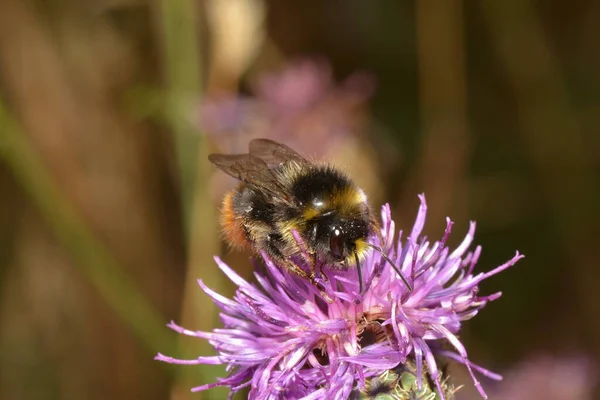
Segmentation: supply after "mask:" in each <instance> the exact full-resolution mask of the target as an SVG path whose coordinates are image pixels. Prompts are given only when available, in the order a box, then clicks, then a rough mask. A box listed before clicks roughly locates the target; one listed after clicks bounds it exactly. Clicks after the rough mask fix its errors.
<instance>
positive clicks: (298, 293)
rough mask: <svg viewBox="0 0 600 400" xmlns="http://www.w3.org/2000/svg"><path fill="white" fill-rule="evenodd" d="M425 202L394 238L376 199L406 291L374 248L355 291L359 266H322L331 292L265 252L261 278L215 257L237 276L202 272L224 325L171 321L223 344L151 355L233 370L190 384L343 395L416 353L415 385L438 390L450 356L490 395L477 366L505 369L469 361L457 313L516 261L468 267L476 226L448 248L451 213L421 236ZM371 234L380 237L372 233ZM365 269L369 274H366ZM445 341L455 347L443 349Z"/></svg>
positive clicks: (478, 302)
mask: <svg viewBox="0 0 600 400" xmlns="http://www.w3.org/2000/svg"><path fill="white" fill-rule="evenodd" d="M420 200H421V206H420V207H419V212H418V214H417V218H416V221H415V224H414V226H413V229H412V232H411V233H410V235H409V236H408V238H407V239H405V240H402V239H401V236H402V232H400V238H399V239H398V241H397V243H394V232H395V225H394V222H393V221H392V219H391V214H390V208H389V206H388V205H386V206H384V207H383V208H382V229H381V233H382V238H383V242H384V243H381V245H382V247H383V248H384V251H385V252H386V254H387V255H388V256H389V257H390V259H391V260H393V261H394V263H395V264H396V265H397V266H398V267H399V268H400V269H401V270H402V272H403V273H404V275H405V276H406V277H408V279H409V281H410V282H411V284H412V286H413V288H414V289H413V291H412V292H409V291H408V289H407V287H406V285H405V284H404V283H403V282H402V280H401V279H400V277H399V276H398V275H397V274H396V273H395V271H394V270H393V269H392V268H391V267H390V266H389V264H387V263H385V260H383V258H382V257H381V255H380V254H379V253H376V252H373V253H372V254H370V255H369V256H367V258H366V259H365V260H364V262H363V264H362V270H363V274H364V277H363V280H364V281H365V282H366V287H365V290H364V292H363V293H362V295H361V294H360V293H359V287H358V280H357V279H356V270H351V271H347V272H341V271H330V270H327V268H326V269H325V270H324V271H323V274H324V276H325V277H326V279H324V280H323V282H322V286H323V288H324V290H325V291H326V292H327V295H328V297H330V298H331V301H330V302H327V301H324V300H323V296H322V294H321V292H320V291H319V289H317V288H316V287H315V286H314V285H311V284H310V283H309V282H307V281H305V280H303V279H300V278H298V277H296V276H293V275H289V274H288V273H287V272H285V271H282V270H281V269H280V268H279V267H278V266H276V265H274V264H273V263H272V262H271V261H270V260H269V259H268V258H267V257H266V256H265V255H263V258H264V260H265V264H266V271H264V272H265V273H259V272H256V273H255V277H256V279H257V281H258V284H251V283H249V282H247V281H245V280H244V279H242V278H241V277H240V276H239V275H237V274H236V273H235V272H234V271H233V270H232V269H231V268H230V267H229V266H227V265H226V264H225V263H223V262H222V261H221V260H220V259H219V258H218V257H215V260H216V262H217V264H218V266H219V268H220V269H221V270H222V271H223V272H224V273H225V274H226V275H227V276H228V277H229V278H230V279H231V280H232V281H233V282H234V283H235V284H236V285H237V286H238V289H237V291H236V293H235V295H234V298H233V299H228V298H225V297H223V296H221V295H219V294H218V293H215V292H214V291H212V290H211V289H209V288H208V287H206V286H205V285H204V284H203V283H202V281H198V282H199V284H200V287H201V288H202V290H204V292H205V293H206V294H208V295H209V296H210V297H211V298H212V299H213V301H214V302H216V303H217V304H218V305H219V307H220V308H221V309H222V313H221V319H222V321H223V323H224V325H225V328H222V329H215V330H213V331H212V332H197V331H190V330H187V329H184V328H181V327H179V326H177V325H176V324H175V323H173V322H171V323H170V324H169V327H171V328H172V329H174V330H175V331H177V332H179V333H182V334H186V335H190V336H195V337H199V338H203V339H207V340H208V341H209V342H210V343H211V344H212V345H213V346H214V347H215V349H216V350H217V352H218V353H219V354H218V355H216V356H212V357H199V358H197V359H195V360H178V359H173V358H171V357H167V356H164V355H162V354H158V355H157V357H156V359H157V360H161V361H166V362H170V363H179V364H226V365H227V369H228V372H229V376H228V377H226V378H222V379H220V380H219V381H218V382H215V383H210V384H206V385H203V386H199V387H196V388H193V389H192V390H193V391H199V390H205V389H209V388H211V387H215V386H229V387H230V388H231V392H232V393H234V392H236V391H238V390H240V389H242V388H244V387H247V386H249V387H250V395H249V398H250V399H306V400H308V399H340V400H342V399H347V398H349V396H350V394H351V393H352V391H353V390H354V389H356V388H358V389H361V388H364V387H365V382H366V380H367V379H369V378H372V377H375V376H378V375H380V374H382V373H383V372H385V371H386V370H390V369H393V368H395V367H396V366H398V365H399V364H404V363H407V362H409V361H410V362H411V363H414V365H415V366H416V371H417V374H416V376H417V384H418V386H419V388H421V385H422V384H423V382H422V376H423V372H425V373H427V374H428V375H429V376H430V377H431V380H432V381H433V382H434V383H435V386H436V387H437V391H438V395H439V396H440V398H441V399H442V400H443V399H444V392H443V390H442V378H441V376H440V372H439V369H438V365H437V361H436V358H439V357H440V356H441V357H446V358H449V359H451V360H455V361H457V362H459V363H461V364H463V365H465V366H466V368H467V369H468V371H469V373H470V375H471V378H472V379H473V382H474V384H475V386H476V387H477V389H478V390H479V392H480V393H481V395H482V397H484V398H487V396H486V394H485V392H484V391H483V389H482V388H481V385H480V383H479V381H478V380H477V378H476V377H475V374H474V370H475V371H478V372H479V373H481V374H483V375H484V376H487V377H489V378H492V379H497V380H499V379H501V377H500V376H499V375H497V374H494V373H493V372H490V371H488V370H486V369H484V368H482V367H479V366H477V365H475V364H473V363H472V362H471V361H469V359H468V357H467V352H466V350H465V348H464V346H463V345H462V343H461V342H460V340H459V339H458V337H457V333H458V332H459V330H460V327H461V323H462V321H465V320H468V319H470V318H472V317H474V316H475V315H476V314H477V312H478V311H479V310H480V309H481V308H483V307H484V306H485V305H486V304H487V303H488V302H489V301H492V300H495V299H497V298H498V297H500V295H501V293H500V292H498V293H495V294H492V295H489V296H478V295H477V292H478V285H479V283H480V282H481V281H483V280H484V279H486V278H488V277H490V276H492V275H495V274H497V273H498V272H501V271H503V270H505V269H507V268H509V267H510V266H512V265H514V264H515V263H516V262H517V261H518V260H519V259H521V258H522V257H523V256H522V255H520V254H519V253H518V252H517V254H516V255H515V256H514V257H513V258H512V259H511V260H509V261H508V262H506V263H505V264H503V265H501V266H499V267H497V268H495V269H493V270H491V271H489V272H487V273H479V274H473V269H474V267H475V264H476V262H477V260H478V258H479V255H480V253H481V247H479V246H478V247H476V248H475V249H474V251H472V252H467V250H468V248H469V247H470V245H471V242H472V240H473V235H474V233H475V223H473V222H472V223H471V224H470V228H469V231H468V233H467V235H466V237H465V239H464V240H463V242H462V243H461V244H460V245H459V246H458V247H457V248H456V249H454V251H452V252H451V251H450V250H449V249H448V248H447V247H446V240H447V238H448V236H449V234H450V231H451V229H452V222H451V221H450V220H449V219H448V220H447V227H446V231H445V233H444V236H443V238H442V239H441V240H440V241H439V242H435V243H433V244H431V243H429V242H427V241H426V239H425V238H420V234H421V231H422V230H423V226H424V223H425V215H426V212H427V206H426V203H425V197H424V196H420ZM372 240H376V239H372ZM365 278H366V279H365ZM445 343H449V344H450V345H451V347H452V348H453V350H447V349H442V345H443V344H445Z"/></svg>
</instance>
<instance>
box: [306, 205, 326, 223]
mask: <svg viewBox="0 0 600 400" xmlns="http://www.w3.org/2000/svg"><path fill="white" fill-rule="evenodd" d="M322 212H323V210H319V209H316V208H314V207H307V208H306V209H305V210H304V213H302V216H303V217H304V219H306V220H311V219H313V218H315V217H317V216H318V215H319V214H321V213H322Z"/></svg>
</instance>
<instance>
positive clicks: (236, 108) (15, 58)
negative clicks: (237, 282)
mask: <svg viewBox="0 0 600 400" xmlns="http://www.w3.org/2000/svg"><path fill="white" fill-rule="evenodd" d="M598 38H600V3H599V2H593V1H590V0H577V1H572V2H561V1H556V0H553V1H545V2H533V1H530V0H510V1H506V0H492V1H465V2H461V1H457V0H446V1H443V2H427V1H417V2H401V1H396V2H392V1H388V2H383V1H381V2H365V1H360V0H331V1H327V2H320V1H277V0H271V1H259V0H204V1H201V0H195V1H193V0H162V1H155V2H151V1H145V0H97V1H76V0H49V1H37V0H2V1H0V296H1V297H0V299H1V300H0V398H1V399H10V400H12V399H25V400H30V399H107V398H110V399H137V398H140V399H142V398H143V399H166V398H174V399H200V398H213V399H221V398H224V397H223V396H225V394H224V393H225V392H223V391H218V390H215V391H211V392H207V393H200V394H194V395H192V394H190V393H189V391H188V389H189V387H191V386H195V385H200V384H203V383H207V382H210V381H213V380H214V379H215V376H219V375H220V374H222V373H223V371H221V370H219V369H214V368H198V367H170V366H165V365H163V364H160V363H158V362H156V361H154V360H153V359H152V358H153V356H154V355H155V353H156V352H158V351H160V352H163V353H165V354H170V355H175V354H179V355H180V356H182V357H187V358H193V357H194V356H197V355H201V354H203V355H204V354H208V353H209V352H210V348H209V347H207V346H206V344H203V343H196V342H194V341H184V340H183V339H181V338H178V337H177V336H178V335H177V334H175V333H174V332H171V331H169V330H167V328H165V327H164V324H166V323H167V322H168V321H169V320H171V319H173V320H176V321H178V322H180V323H182V324H183V325H184V326H186V327H188V328H189V329H206V330H209V329H212V328H213V327H216V326H218V319H217V316H216V313H215V310H214V309H213V308H212V305H211V304H209V303H208V301H207V298H206V297H205V296H203V295H202V294H201V293H200V289H199V288H198V287H197V285H196V282H195V279H196V278H202V279H204V280H205V281H206V283H207V284H208V285H209V286H211V287H213V288H215V289H217V290H218V291H221V292H225V293H230V292H231V290H232V287H231V286H230V285H228V284H227V283H226V282H224V281H223V279H222V277H221V276H220V274H218V273H217V269H216V267H215V265H214V263H213V261H212V255H213V254H219V253H223V254H225V256H226V259H227V260H228V261H229V262H230V263H231V264H233V265H234V267H235V268H236V269H238V270H241V271H246V272H245V273H246V274H249V270H248V267H247V264H248V263H247V256H246V255H240V254H231V253H229V252H227V251H226V250H225V249H224V247H223V246H222V245H221V244H220V242H219V240H218V233H217V227H216V217H217V213H218V211H217V207H218V201H219V198H220V196H221V195H222V193H223V192H224V190H225V189H227V188H229V187H231V185H232V182H231V181H230V180H225V179H223V177H222V176H219V175H217V174H214V172H215V171H214V170H213V168H211V167H210V166H209V165H208V162H207V161H206V155H207V154H208V153H209V152H211V151H214V150H219V151H226V152H229V151H243V150H244V148H245V145H246V143H247V142H248V140H249V139H250V138H251V137H257V136H266V137H272V138H275V139H278V140H281V141H284V142H286V143H288V144H290V145H291V146H292V147H294V148H297V149H298V150H300V151H301V152H303V153H305V154H308V155H310V156H316V157H326V158H328V159H331V160H332V161H334V162H336V163H337V164H339V165H341V166H343V167H345V168H346V169H347V170H349V171H351V173H352V174H353V176H356V179H357V181H358V182H359V183H360V184H361V185H363V186H364V187H365V189H366V190H367V192H368V193H369V194H370V197H371V199H372V201H373V203H374V205H375V206H376V207H379V205H380V204H382V203H384V202H389V203H390V204H391V205H392V207H393V210H394V216H395V219H396V223H397V225H398V226H400V227H403V228H405V229H408V228H409V227H410V224H411V223H412V220H413V218H414V215H415V213H416V209H417V197H416V195H417V194H418V193H422V192H424V193H425V194H426V196H427V200H428V204H429V210H430V211H429V214H428V224H427V226H426V232H427V233H428V235H429V237H430V238H432V239H436V238H438V237H440V236H441V233H442V231H443V226H444V223H445V221H444V217H445V216H447V215H448V216H451V217H452V218H453V220H455V221H456V225H455V231H454V232H455V234H454V240H455V242H454V243H456V241H458V240H459V239H460V238H461V235H462V232H464V231H465V230H466V227H467V224H468V221H469V220H476V221H477V222H478V232H477V235H476V242H477V243H479V244H481V245H482V246H483V249H484V250H483V256H482V258H481V260H480V263H479V269H480V270H488V269H491V268H492V267H494V266H496V265H498V264H500V263H502V262H504V261H505V260H507V259H508V258H509V257H511V256H512V255H513V254H514V251H515V250H516V249H518V250H519V251H521V252H523V253H524V254H526V256H527V258H526V259H525V260H523V261H522V262H520V263H519V264H518V265H517V266H516V267H515V268H513V269H511V270H508V271H507V272H505V273H503V274H501V275H499V276H497V277H494V278H493V279H491V280H490V281H489V282H486V283H485V284H484V286H483V288H482V290H484V291H487V292H493V291H497V290H502V292H503V293H504V295H503V297H502V298H501V299H500V300H499V301H497V302H495V303H493V304H491V305H490V306H488V307H487V308H486V309H485V310H484V312H482V313H481V314H480V315H479V316H477V318H475V319H473V320H472V321H470V322H468V323H466V324H465V327H464V330H463V332H462V339H463V341H465V342H466V344H467V349H469V351H470V356H471V359H472V360H474V361H475V362H478V363H480V364H482V365H484V366H486V367H489V368H491V369H494V370H496V371H499V372H506V373H507V377H508V378H507V381H506V382H507V386H505V389H503V390H504V391H498V392H496V393H498V394H497V398H544V399H550V398H555V399H563V398H564V399H571V398H573V399H579V398H581V399H588V398H589V399H591V398H600V397H599V396H594V395H593V394H591V393H592V392H591V390H592V389H591V388H592V387H593V386H594V384H595V383H597V377H598V369H597V366H596V365H597V362H598V361H600V318H599V316H600V298H599V297H598V292H599V290H598V285H599V283H600V267H599V265H598V264H599V262H598V243H599V240H600V229H599V227H600V128H599V126H600V74H599V73H598V71H600V40H599V39H598ZM536 360H541V361H540V362H538V363H537V364H536V362H537V361H536ZM562 367H564V370H563V369H561V368H562ZM524 371H525V372H524ZM457 374H460V371H459V372H457ZM527 374H529V375H527ZM569 374H574V376H575V378H572V376H571V375H569ZM533 376H535V377H537V378H533ZM570 376H571V378H567V377H570ZM582 377H583V378H582ZM577 378H579V379H577ZM562 379H565V381H564V382H561V380H562ZM465 382H466V385H467V387H466V388H465V390H464V391H463V394H462V395H463V396H464V397H463V398H470V397H469V393H470V390H471V389H470V388H469V386H470V384H469V382H468V381H465ZM550 383H554V384H557V383H558V386H561V387H564V386H565V385H567V386H568V385H571V386H577V387H573V391H571V392H567V394H566V395H565V394H563V395H561V394H559V393H558V391H556V390H550V392H551V393H552V396H554V397H533V395H531V393H537V394H538V395H540V394H539V393H541V391H543V390H544V389H548V388H549V387H550V386H551V385H550ZM484 385H490V383H489V382H487V381H485V380H484ZM535 385H541V387H542V388H539V387H535ZM506 387H508V388H510V390H514V391H512V392H510V391H508V390H509V389H506ZM513 387H514V389H513ZM577 390H579V391H577ZM515 393H520V394H523V393H530V395H529V397H527V396H528V395H526V394H524V395H523V396H524V397H519V396H518V395H517V394H515ZM573 393H579V394H578V395H574V394H573ZM548 396H550V395H548ZM560 396H563V397H560ZM492 398H494V397H492Z"/></svg>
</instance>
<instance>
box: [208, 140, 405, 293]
mask: <svg viewBox="0 0 600 400" xmlns="http://www.w3.org/2000/svg"><path fill="white" fill-rule="evenodd" d="M208 158H209V160H210V162H212V163H213V164H214V165H215V166H216V167H217V168H219V169H220V170H222V171H223V172H225V173H226V174H228V175H230V176H232V177H234V178H236V179H238V180H239V181H240V184H239V185H238V186H237V187H236V188H235V189H234V190H232V191H231V192H229V193H228V194H227V195H226V196H225V199H224V201H223V207H222V210H221V225H222V229H223V233H224V236H225V239H226V241H227V242H228V243H229V244H230V245H231V246H232V247H236V248H245V249H249V250H251V251H254V252H256V253H257V252H260V251H261V250H262V251H264V252H266V253H267V255H268V256H269V257H270V258H271V259H272V260H273V261H274V262H276V263H277V264H278V265H282V266H285V267H286V268H287V269H288V270H290V271H291V272H293V273H295V274H297V275H299V276H301V277H303V278H305V279H308V280H310V281H311V282H312V283H313V284H315V285H316V270H317V263H320V264H319V265H327V266H328V267H329V268H333V269H342V270H347V269H349V268H353V267H356V268H357V272H358V279H359V288H360V292H361V293H362V291H363V283H362V273H361V269H360V263H361V261H362V260H363V259H364V257H365V255H366V254H367V253H368V251H369V249H370V248H374V249H376V250H378V251H379V252H380V253H381V254H382V256H383V257H384V258H385V259H386V260H387V262H389V263H390V264H391V265H392V266H393V267H394V269H395V270H396V272H398V274H399V275H400V277H401V278H402V280H403V281H404V283H405V284H406V285H407V287H408V288H409V289H411V287H410V284H409V283H408V281H407V280H406V278H405V277H404V276H403V275H402V273H401V272H400V271H399V270H398V268H397V267H396V266H395V265H394V264H393V262H392V261H391V260H390V259H389V258H388V257H387V255H386V254H385V253H384V252H383V251H382V249H381V248H380V247H378V246H376V245H374V244H371V243H369V242H368V238H369V237H370V236H372V235H373V234H375V233H376V232H379V229H378V223H377V221H376V220H375V219H374V217H373V212H372V211H371V207H370V206H369V204H368V202H367V196H366V195H365V193H364V192H363V191H362V189H360V188H359V187H358V186H356V185H355V184H354V182H352V180H351V179H350V178H349V177H348V176H346V175H345V174H344V173H342V172H341V171H339V170H338V169H336V168H334V167H332V166H330V165H326V164H318V163H313V162H310V161H308V160H306V159H305V158H304V157H302V156H301V155H300V154H298V153H297V152H295V151H294V150H292V149H290V148H289V147H287V146H285V145H283V144H281V143H278V142H275V141H273V140H269V139H254V140H252V141H250V143H249V152H248V153H247V154H211V155H209V157H208ZM297 257H303V258H304V259H305V261H307V262H308V264H309V265H310V266H311V269H310V271H306V270H305V269H303V268H301V267H300V266H298V265H297V264H296V263H295V262H294V261H293V260H294V259H295V258H297ZM411 290H412V289H411Z"/></svg>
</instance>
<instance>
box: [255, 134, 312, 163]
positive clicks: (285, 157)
mask: <svg viewBox="0 0 600 400" xmlns="http://www.w3.org/2000/svg"><path fill="white" fill-rule="evenodd" d="M249 149H250V155H251V156H255V157H258V158H260V159H261V160H263V161H264V162H265V163H266V164H267V165H268V166H269V168H274V167H278V166H279V165H281V164H283V163H285V162H286V161H295V162H297V163H299V164H308V161H307V160H306V159H305V158H304V157H302V156H301V155H300V154H298V153H297V152H295V151H294V150H292V149H290V148H289V147H287V146H286V145H284V144H281V143H278V142H276V141H274V140H270V139H254V140H251V141H250V144H249Z"/></svg>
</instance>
